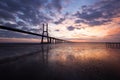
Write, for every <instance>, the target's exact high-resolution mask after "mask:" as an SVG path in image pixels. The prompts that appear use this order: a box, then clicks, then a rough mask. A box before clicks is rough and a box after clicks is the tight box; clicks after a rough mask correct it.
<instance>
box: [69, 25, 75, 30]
mask: <svg viewBox="0 0 120 80" xmlns="http://www.w3.org/2000/svg"><path fill="white" fill-rule="evenodd" d="M67 29H68V30H69V31H73V30H74V29H75V27H73V26H69V27H67Z"/></svg>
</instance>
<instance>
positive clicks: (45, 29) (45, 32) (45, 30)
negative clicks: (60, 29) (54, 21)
mask: <svg viewBox="0 0 120 80" xmlns="http://www.w3.org/2000/svg"><path fill="white" fill-rule="evenodd" d="M45 34H46V36H47V37H45V36H42V39H41V43H44V38H47V42H46V43H49V35H48V24H47V23H46V24H43V31H42V35H45Z"/></svg>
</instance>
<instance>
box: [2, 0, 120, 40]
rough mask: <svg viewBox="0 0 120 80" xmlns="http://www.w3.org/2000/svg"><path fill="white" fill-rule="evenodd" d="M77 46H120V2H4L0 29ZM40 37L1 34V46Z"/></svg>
mask: <svg viewBox="0 0 120 80" xmlns="http://www.w3.org/2000/svg"><path fill="white" fill-rule="evenodd" d="M43 23H48V25H49V36H51V37H56V38H60V39H65V40H70V41H75V42H120V0H0V25H4V26H7V27H11V28H17V29H21V30H25V31H29V32H34V33H38V34H41V33H42V24H43ZM10 41H13V42H16V41H18V42H19V41H22V42H24V41H28V42H29V41H32V42H37V41H40V37H37V36H31V35H27V34H21V33H16V32H11V31H6V30H0V42H10Z"/></svg>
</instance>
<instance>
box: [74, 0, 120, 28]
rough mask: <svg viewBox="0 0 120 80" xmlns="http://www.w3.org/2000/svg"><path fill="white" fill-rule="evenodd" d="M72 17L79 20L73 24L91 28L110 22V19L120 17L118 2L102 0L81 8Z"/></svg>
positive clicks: (119, 0)
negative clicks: (87, 25)
mask: <svg viewBox="0 0 120 80" xmlns="http://www.w3.org/2000/svg"><path fill="white" fill-rule="evenodd" d="M81 9H82V11H77V12H76V13H75V14H74V16H76V17H77V18H79V19H78V20H76V21H75V23H80V22H83V23H86V24H89V25H92V26H95V25H103V24H105V23H108V22H111V21H112V18H115V17H119V16H120V14H119V13H120V0H102V1H100V2H97V3H96V4H94V5H91V6H86V5H85V6H82V8H81Z"/></svg>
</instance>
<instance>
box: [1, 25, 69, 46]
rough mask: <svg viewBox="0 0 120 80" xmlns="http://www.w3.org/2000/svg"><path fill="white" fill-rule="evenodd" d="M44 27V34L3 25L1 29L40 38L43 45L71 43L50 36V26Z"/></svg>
mask: <svg viewBox="0 0 120 80" xmlns="http://www.w3.org/2000/svg"><path fill="white" fill-rule="evenodd" d="M42 26H43V29H42V34H38V33H33V32H28V31H24V30H21V29H16V28H11V27H7V26H1V25H0V29H4V30H8V31H14V32H20V33H25V34H30V35H35V36H40V37H41V42H40V43H41V44H44V43H47V44H51V43H63V42H70V41H67V40H63V39H59V38H55V37H51V36H49V33H48V24H43V25H42ZM45 34H46V35H45ZM46 40H47V41H46Z"/></svg>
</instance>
